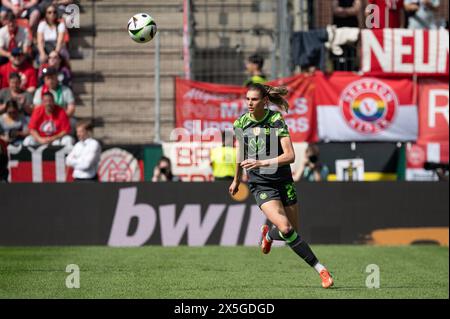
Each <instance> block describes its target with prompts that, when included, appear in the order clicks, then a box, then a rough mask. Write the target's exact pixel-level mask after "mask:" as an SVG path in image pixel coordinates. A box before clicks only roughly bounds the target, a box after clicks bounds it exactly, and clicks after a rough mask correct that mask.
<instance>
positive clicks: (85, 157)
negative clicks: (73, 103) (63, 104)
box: [66, 121, 102, 181]
mask: <svg viewBox="0 0 450 319" xmlns="http://www.w3.org/2000/svg"><path fill="white" fill-rule="evenodd" d="M76 132H77V137H78V143H77V144H75V146H74V147H73V149H72V151H71V152H70V154H69V155H68V156H67V158H66V164H67V166H71V167H73V168H74V170H73V174H72V176H73V179H74V180H76V181H98V176H97V170H98V164H99V162H100V155H101V152H102V148H101V146H100V143H99V142H98V141H97V140H95V139H94V138H92V124H91V123H89V122H86V121H81V122H78V123H77V128H76Z"/></svg>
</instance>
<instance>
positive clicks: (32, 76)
mask: <svg viewBox="0 0 450 319" xmlns="http://www.w3.org/2000/svg"><path fill="white" fill-rule="evenodd" d="M11 56H12V57H11V61H10V62H8V63H6V64H4V65H2V66H1V67H0V76H1V77H2V78H3V79H9V75H10V74H11V73H12V72H14V73H18V74H19V76H20V88H21V89H22V90H24V91H27V92H30V93H34V91H36V87H37V72H36V69H35V68H33V66H32V65H31V63H30V62H28V60H27V58H26V56H25V54H24V53H23V51H22V49H21V48H14V49H12V51H11ZM8 86H9V82H8V81H2V86H1V88H2V89H3V88H6V87H8Z"/></svg>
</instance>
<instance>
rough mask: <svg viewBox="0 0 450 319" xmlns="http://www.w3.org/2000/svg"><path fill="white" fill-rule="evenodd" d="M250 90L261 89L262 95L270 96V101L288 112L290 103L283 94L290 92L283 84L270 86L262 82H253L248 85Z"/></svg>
mask: <svg viewBox="0 0 450 319" xmlns="http://www.w3.org/2000/svg"><path fill="white" fill-rule="evenodd" d="M248 90H249V91H259V93H260V94H261V96H263V97H266V96H267V97H268V99H269V101H270V102H271V103H273V104H275V105H277V106H278V107H280V108H281V109H283V110H284V111H286V112H288V109H289V103H288V102H287V101H286V100H285V98H284V97H283V96H285V95H286V94H288V90H287V89H286V88H285V87H283V86H270V85H265V84H260V83H252V84H250V85H249V86H248Z"/></svg>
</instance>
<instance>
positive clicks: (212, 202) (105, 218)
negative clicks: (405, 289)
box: [0, 182, 449, 246]
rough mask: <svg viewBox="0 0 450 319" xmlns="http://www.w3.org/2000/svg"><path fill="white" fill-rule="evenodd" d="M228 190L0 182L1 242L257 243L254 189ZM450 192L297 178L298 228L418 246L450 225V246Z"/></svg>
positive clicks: (342, 239)
mask: <svg viewBox="0 0 450 319" xmlns="http://www.w3.org/2000/svg"><path fill="white" fill-rule="evenodd" d="M228 186H229V185H228V183H224V182H216V183H158V184H155V183H97V184H77V183H65V184H40V185H36V184H9V185H3V184H0V203H1V204H0V246H10V245H111V246H140V245H168V246H173V245H191V246H202V245H229V246H233V245H256V244H257V241H258V235H259V234H258V233H259V227H260V225H261V224H262V223H264V221H265V218H264V216H263V215H262V213H261V212H260V210H259V208H258V207H257V206H256V205H255V204H254V201H253V198H252V197H251V195H249V196H248V197H247V198H243V201H242V202H238V201H235V200H234V199H232V198H231V197H230V196H229V195H228V192H227V191H228ZM243 187H244V186H243ZM448 191H449V184H448V183H408V182H398V183H389V182H379V183H337V182H336V183H298V184H297V192H298V197H299V207H300V209H299V214H300V218H299V220H300V225H299V226H300V227H299V229H300V233H301V234H302V236H303V237H304V238H305V239H306V240H307V241H309V242H311V243H313V244H319V243H336V244H353V243H366V242H370V241H371V240H372V241H373V240H374V238H371V234H373V232H374V231H376V230H380V231H382V232H381V235H382V236H381V237H383V236H384V237H386V238H384V239H386V240H388V241H389V231H391V230H399V231H406V233H405V234H403V235H404V236H406V237H408V236H409V237H411V236H412V237H411V238H412V239H411V240H410V241H411V242H414V241H430V240H431V241H436V242H439V238H438V239H435V238H433V236H434V235H433V234H432V235H427V236H431V238H428V237H427V238H420V235H418V236H419V237H417V236H416V237H417V238H416V237H414V234H415V233H414V232H415V231H419V232H417V234H420V229H422V228H424V227H427V228H428V230H430V229H431V230H437V231H439V230H442V229H443V230H444V234H445V231H447V232H446V234H447V235H446V236H447V242H448V220H449V214H448V209H449V200H448ZM383 231H385V233H383ZM408 231H409V233H408ZM428 233H430V232H428ZM431 233H432V232H431ZM397 235H398V233H397ZM437 237H439V234H438V235H437ZM411 242H410V243H411Z"/></svg>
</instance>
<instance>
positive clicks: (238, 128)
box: [228, 116, 243, 195]
mask: <svg viewBox="0 0 450 319" xmlns="http://www.w3.org/2000/svg"><path fill="white" fill-rule="evenodd" d="M242 117H243V116H241V117H239V118H238V119H237V120H236V121H234V124H233V129H234V133H235V136H236V169H235V172H234V179H233V182H232V183H231V185H230V188H229V189H228V191H229V192H230V194H231V195H234V194H236V193H237V192H238V190H239V184H240V183H241V177H242V166H241V165H240V164H241V162H242V161H243V158H242V154H243V153H242V152H241V149H240V143H239V140H240V139H241V138H242V134H243V131H242V129H243V127H242V123H241V120H242Z"/></svg>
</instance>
